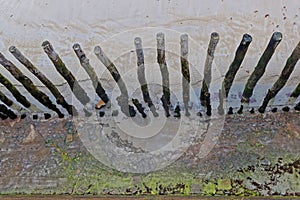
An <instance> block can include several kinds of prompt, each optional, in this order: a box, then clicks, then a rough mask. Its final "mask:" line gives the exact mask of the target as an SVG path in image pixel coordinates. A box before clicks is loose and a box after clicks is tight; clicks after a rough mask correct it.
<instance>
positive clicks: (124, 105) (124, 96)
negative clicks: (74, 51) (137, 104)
mask: <svg viewBox="0 0 300 200" xmlns="http://www.w3.org/2000/svg"><path fill="white" fill-rule="evenodd" d="M94 53H95V55H96V56H97V58H98V59H99V60H100V61H101V62H102V63H103V64H104V66H105V67H106V68H107V69H108V71H109V72H110V74H111V75H112V77H113V79H114V80H115V82H116V83H117V85H118V87H119V88H120V91H121V96H119V97H118V98H117V101H118V104H119V105H120V107H121V111H122V112H123V113H124V114H125V115H126V116H128V117H134V116H135V114H136V111H135V110H134V108H133V106H131V105H129V104H128V100H129V95H128V91H127V88H126V85H125V83H124V81H123V79H122V77H121V75H120V73H119V71H118V69H117V67H116V66H115V65H114V64H113V63H112V62H111V61H110V59H109V58H108V57H107V56H106V55H105V54H104V52H103V51H102V49H101V47H100V46H96V47H95V49H94Z"/></svg>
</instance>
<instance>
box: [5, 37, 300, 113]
mask: <svg viewBox="0 0 300 200" xmlns="http://www.w3.org/2000/svg"><path fill="white" fill-rule="evenodd" d="M156 40H157V63H158V65H159V68H160V71H161V76H162V91H163V94H162V97H161V102H162V106H163V108H164V111H165V115H166V117H169V116H170V106H171V101H170V85H169V84H170V83H169V82H170V81H169V72H168V67H167V62H166V55H165V37H164V34H163V33H158V34H157V35H156ZM281 40H282V34H281V33H280V32H274V33H273V35H272V37H271V39H270V41H269V43H268V45H267V47H266V49H265V51H264V52H263V54H262V56H261V57H260V59H259V61H258V63H257V65H256V67H255V68H254V71H253V72H252V74H251V75H250V77H249V79H248V80H247V82H246V84H245V87H244V91H243V94H242V98H241V107H240V109H239V111H238V113H242V111H243V105H244V104H247V103H248V102H249V99H250V97H251V96H252V94H253V91H254V88H255V86H256V84H257V82H258V81H259V80H260V78H261V77H262V76H263V74H264V72H265V70H266V67H267V65H268V62H269V61H270V59H271V57H272V55H273V54H274V52H275V49H276V47H277V46H278V44H279V43H280V41H281ZM251 41H252V37H251V36H250V35H249V34H244V35H243V37H242V40H241V42H240V44H239V46H238V48H237V50H236V52H235V57H234V60H233V61H232V63H231V65H230V66H229V69H228V71H227V73H226V75H225V78H224V80H223V84H222V88H221V89H220V91H219V101H220V104H219V106H218V109H217V110H218V113H219V114H221V115H222V114H224V108H223V100H224V99H226V98H227V97H228V94H229V91H230V88H231V86H232V84H233V81H234V78H235V76H236V74H237V72H238V70H239V68H240V66H241V64H242V62H243V60H244V57H245V55H246V53H247V50H248V47H249V45H250V43H251ZM218 42H219V34H218V33H216V32H213V33H212V34H211V38H210V42H209V45H208V49H207V55H206V61H205V67H204V79H203V82H202V88H201V92H200V97H199V98H200V102H201V105H202V106H203V107H205V108H206V115H208V116H210V115H211V114H212V107H211V104H210V92H209V88H210V84H211V77H212V63H213V60H214V52H215V50H216V47H217V44H218ZM134 45H135V48H136V55H137V66H138V68H137V75H138V81H139V84H140V87H141V92H142V96H143V101H144V102H145V103H146V105H147V106H148V107H149V110H150V111H151V113H152V114H153V116H155V117H157V116H158V113H157V111H156V108H155V106H154V104H153V101H152V99H151V95H150V93H149V89H148V85H147V80H146V76H145V65H144V53H143V47H142V40H141V38H139V37H137V38H135V39H134ZM180 46H181V52H180V54H181V55H180V56H181V72H182V97H183V99H182V101H183V106H184V111H185V115H186V116H189V115H190V112H189V101H190V76H191V75H190V70H189V60H188V35H187V34H183V35H181V37H180ZM42 48H43V50H44V52H45V53H46V54H47V55H48V57H49V59H50V60H51V61H52V63H53V65H54V67H55V68H56V70H57V71H58V72H59V73H60V75H61V76H62V77H63V78H64V79H65V80H66V81H67V83H68V85H69V86H70V88H71V90H72V92H73V93H74V95H75V97H76V98H77V99H78V100H79V101H80V102H81V103H82V104H83V105H84V106H85V105H87V104H88V103H89V102H90V98H89V97H88V95H87V93H86V92H85V90H84V89H83V88H82V87H81V86H80V84H79V83H78V81H77V80H76V78H75V77H74V75H73V74H72V73H71V72H70V71H69V70H68V68H67V66H66V65H65V64H64V62H63V61H62V59H61V58H60V57H59V55H58V54H57V53H56V52H55V50H54V48H53V46H52V45H51V44H50V42H49V41H45V42H43V44H42ZM73 50H74V52H75V54H76V55H77V57H78V59H79V61H80V64H81V66H82V67H83V68H84V70H85V71H86V73H87V74H88V75H89V77H90V79H91V81H92V84H93V87H94V89H95V92H96V94H97V95H98V96H99V97H100V98H101V101H103V103H104V105H105V106H106V107H110V98H109V96H108V95H107V93H106V91H105V89H104V88H103V87H102V85H101V83H100V81H99V78H98V76H97V74H96V72H95V70H94V68H93V67H92V66H91V64H90V62H89V59H88V58H87V57H86V54H85V53H84V51H83V50H82V48H81V47H80V45H79V44H74V45H73ZM9 51H10V53H12V55H13V56H14V57H15V58H16V59H17V60H18V61H19V62H20V63H22V64H23V65H24V66H25V67H26V68H27V69H28V70H29V71H30V72H31V73H32V74H34V75H35V76H36V77H37V78H38V79H39V80H40V81H41V82H42V83H43V84H44V85H45V86H46V87H47V88H48V89H49V91H50V92H51V93H52V95H53V96H54V97H55V98H56V103H57V104H60V105H61V106H62V107H63V108H64V109H66V111H67V112H68V114H69V115H77V114H78V110H77V109H76V108H75V106H74V105H71V104H70V103H68V102H67V101H66V100H65V98H64V96H63V95H62V94H61V93H60V91H59V90H58V89H57V88H56V86H55V85H54V84H53V83H52V82H51V81H50V80H49V79H48V78H47V77H46V76H45V75H44V74H43V73H41V72H40V71H39V70H38V68H37V67H35V66H34V65H33V64H32V62H31V61H30V60H29V59H28V58H26V57H25V56H24V55H23V54H22V53H21V52H20V51H19V49H18V48H17V47H15V46H11V47H10V48H9ZM94 53H95V55H96V57H97V58H98V59H99V60H100V61H101V62H102V63H103V64H104V66H105V67H106V68H107V70H108V71H109V72H110V74H111V75H112V77H113V79H114V80H115V82H116V83H117V85H118V87H119V88H120V92H121V95H120V96H119V97H118V98H117V102H118V105H119V106H120V109H121V111H122V112H123V113H124V114H125V115H126V116H128V117H134V116H135V115H136V113H137V112H136V110H137V111H138V112H139V113H140V114H141V115H142V117H144V118H145V117H147V114H146V113H145V112H144V108H143V106H142V104H141V103H140V101H141V100H138V99H131V100H130V101H131V102H132V104H131V103H129V99H130V96H129V94H128V90H127V88H126V84H125V82H124V81H123V79H122V76H121V74H120V73H119V71H118V69H117V67H116V66H115V65H114V64H113V62H112V61H111V60H110V59H109V58H108V57H107V56H106V55H105V53H104V52H103V50H102V49H101V47H100V46H96V47H95V48H94ZM299 58H300V42H299V43H298V44H297V46H296V47H295V49H294V50H293V52H292V54H291V55H290V57H289V58H288V59H287V61H286V64H285V66H284V67H283V69H282V72H281V74H280V76H279V78H278V80H277V81H276V82H275V83H274V84H273V86H272V87H271V88H270V89H269V90H268V92H267V95H266V96H265V98H264V100H263V103H262V105H261V106H260V107H259V108H258V111H259V112H260V113H263V112H265V109H266V107H267V106H268V103H269V101H270V100H271V99H272V98H274V97H275V96H276V95H277V94H278V92H279V91H280V90H281V89H282V88H283V87H284V86H285V84H286V82H287V80H288V79H289V77H290V75H291V73H292V72H293V70H294V68H295V66H296V63H297V61H298V60H299ZM0 64H1V65H2V66H3V67H4V68H5V69H7V70H8V71H9V72H10V73H11V74H12V75H13V76H14V78H15V79H17V80H18V81H19V82H20V83H21V84H22V85H23V86H24V88H25V89H26V90H27V91H28V92H29V93H30V94H31V95H32V96H33V97H34V98H35V99H37V100H38V101H39V102H40V103H41V104H43V105H44V106H46V107H47V108H48V109H50V110H52V111H54V112H56V113H57V115H58V117H59V118H63V117H64V114H63V113H62V112H61V111H60V109H59V108H58V107H57V106H56V105H55V104H54V103H53V102H51V100H50V98H49V96H48V95H47V94H46V93H44V92H42V91H40V90H39V89H38V88H37V87H36V86H35V85H34V84H33V82H32V81H31V80H30V79H29V78H28V77H27V76H25V75H24V74H23V73H22V72H21V71H20V70H19V69H18V67H16V65H14V64H13V63H12V62H11V61H9V60H7V59H6V58H5V56H4V55H3V54H2V53H0ZM0 83H1V84H2V85H3V86H5V87H6V88H7V89H8V90H9V91H10V92H11V94H12V95H13V96H14V97H15V99H16V100H17V101H18V102H19V103H20V104H21V105H22V106H19V105H18V104H15V102H14V101H13V100H11V99H10V98H9V97H7V96H6V95H5V94H4V92H2V91H0V100H1V103H0V118H2V119H6V118H11V119H16V118H17V117H18V114H19V113H15V111H14V110H19V111H20V110H24V108H25V110H26V109H29V108H30V107H34V105H32V104H31V103H30V102H29V101H28V100H27V98H26V97H25V96H24V95H22V94H21V93H20V92H19V91H18V90H17V88H16V87H15V86H14V85H13V84H12V83H11V82H10V81H9V80H8V79H7V78H6V77H4V76H3V75H2V74H1V73H0ZM299 95H300V83H299V84H298V85H297V86H296V88H295V89H294V91H293V92H292V94H291V98H297V97H298V96H299ZM23 107H24V108H23ZM294 108H295V109H296V110H300V102H298V103H297V104H296V106H295V107H294ZM84 112H85V114H86V115H90V112H89V111H88V110H86V109H84ZM251 112H254V110H253V109H252V111H251ZM228 113H229V114H231V113H232V108H230V109H229V111H228ZM198 115H200V116H202V114H201V113H200V112H199V113H198ZM179 116H180V106H179V105H177V106H176V108H175V117H179ZM24 117H26V113H21V118H24ZM50 117H51V115H50V114H48V113H45V118H50Z"/></svg>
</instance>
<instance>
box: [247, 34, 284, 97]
mask: <svg viewBox="0 0 300 200" xmlns="http://www.w3.org/2000/svg"><path fill="white" fill-rule="evenodd" d="M281 39H282V34H281V33H280V32H275V33H273V35H272V37H271V39H270V42H269V44H268V46H267V48H266V50H265V51H264V53H263V54H262V56H261V58H260V59H259V61H258V63H257V65H256V67H255V69H254V71H253V73H252V74H251V76H250V78H249V79H248V81H247V83H246V85H245V89H244V92H243V96H242V102H249V100H250V97H251V96H252V94H253V90H254V88H255V86H256V84H257V82H258V81H259V79H260V78H261V77H262V76H263V74H264V73H265V70H266V67H267V64H268V63H269V61H270V59H271V57H272V55H273V54H274V52H275V49H276V47H277V46H278V44H279V43H280V41H281Z"/></svg>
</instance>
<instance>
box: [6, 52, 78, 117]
mask: <svg viewBox="0 0 300 200" xmlns="http://www.w3.org/2000/svg"><path fill="white" fill-rule="evenodd" d="M9 51H10V52H11V53H12V54H13V56H14V57H15V58H16V59H17V60H18V61H19V62H20V63H22V64H23V65H24V66H25V67H26V68H27V69H28V70H29V71H30V72H31V73H32V74H33V75H35V76H36V77H37V78H38V79H39V80H40V81H41V82H42V83H43V84H44V85H45V86H46V87H47V88H48V89H49V90H50V92H51V93H52V94H53V96H54V97H55V98H56V102H57V103H58V104H60V105H61V106H62V107H64V108H65V109H66V110H67V111H68V113H69V114H70V115H73V114H75V115H76V114H77V111H76V108H75V107H74V106H72V105H69V104H68V103H67V102H66V100H65V98H64V97H63V96H62V95H61V93H60V92H59V90H58V89H57V88H56V87H55V85H54V84H53V83H52V82H51V81H50V80H49V79H48V78H47V77H46V76H45V75H44V74H42V72H40V71H39V70H38V69H37V68H36V67H35V66H34V65H33V64H32V63H31V62H30V60H28V59H27V58H26V57H25V56H24V55H23V54H22V53H21V52H20V51H19V50H18V49H17V47H15V46H11V47H10V48H9Z"/></svg>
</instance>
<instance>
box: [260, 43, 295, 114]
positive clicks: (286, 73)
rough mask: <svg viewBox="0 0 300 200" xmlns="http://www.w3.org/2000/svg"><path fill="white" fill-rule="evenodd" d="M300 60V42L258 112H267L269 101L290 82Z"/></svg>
mask: <svg viewBox="0 0 300 200" xmlns="http://www.w3.org/2000/svg"><path fill="white" fill-rule="evenodd" d="M299 59H300V42H299V43H298V45H297V46H296V48H295V49H294V51H293V52H292V54H291V56H290V57H289V58H288V59H287V61H286V64H285V66H284V68H283V70H282V72H281V74H280V76H279V78H278V79H277V81H276V82H275V83H274V84H273V86H272V87H271V89H269V90H268V93H267V95H266V97H265V98H264V101H263V103H262V105H261V106H260V107H259V109H258V111H259V112H261V113H263V112H265V109H266V107H267V105H268V103H269V101H270V100H271V99H272V98H274V97H275V96H276V95H277V93H278V92H279V91H280V90H281V89H282V88H283V87H284V86H285V84H286V82H287V81H288V79H289V77H290V75H291V73H292V72H293V70H294V68H295V65H296V63H297V62H298V60H299Z"/></svg>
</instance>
